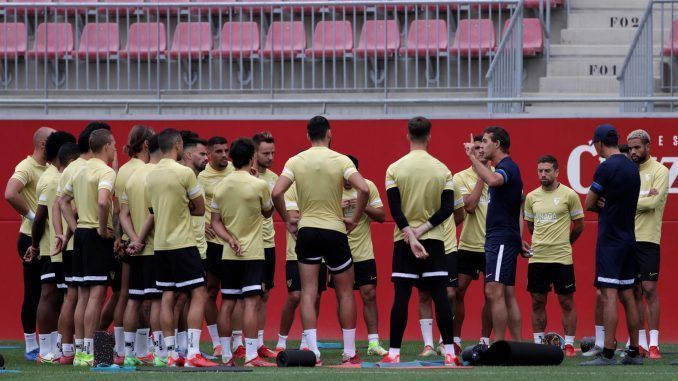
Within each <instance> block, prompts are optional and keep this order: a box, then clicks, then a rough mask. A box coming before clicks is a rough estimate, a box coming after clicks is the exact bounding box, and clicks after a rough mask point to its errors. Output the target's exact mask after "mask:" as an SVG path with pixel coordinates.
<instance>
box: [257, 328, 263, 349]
mask: <svg viewBox="0 0 678 381" xmlns="http://www.w3.org/2000/svg"><path fill="white" fill-rule="evenodd" d="M263 345H264V330H263V329H260V330H259V331H258V332H257V348H261V347H262V346H263Z"/></svg>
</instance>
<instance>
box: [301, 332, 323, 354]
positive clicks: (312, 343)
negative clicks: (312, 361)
mask: <svg viewBox="0 0 678 381" xmlns="http://www.w3.org/2000/svg"><path fill="white" fill-rule="evenodd" d="M317 334H318V330H316V329H305V330H304V335H306V344H307V345H308V349H309V350H310V351H312V352H313V353H315V357H316V358H320V350H318V339H317V336H316V335H317Z"/></svg>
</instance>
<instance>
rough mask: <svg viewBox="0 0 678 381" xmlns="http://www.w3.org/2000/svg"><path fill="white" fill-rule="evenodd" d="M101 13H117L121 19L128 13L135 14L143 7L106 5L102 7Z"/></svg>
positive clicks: (129, 0) (128, 0)
mask: <svg viewBox="0 0 678 381" xmlns="http://www.w3.org/2000/svg"><path fill="white" fill-rule="evenodd" d="M106 2H107V3H112V4H115V3H140V4H141V3H144V0H106ZM100 9H101V11H100V13H108V14H109V15H117V16H118V17H119V18H120V20H122V19H124V18H125V17H126V16H127V15H128V14H129V15H133V14H134V13H135V11H136V10H139V9H141V8H134V7H106V8H100Z"/></svg>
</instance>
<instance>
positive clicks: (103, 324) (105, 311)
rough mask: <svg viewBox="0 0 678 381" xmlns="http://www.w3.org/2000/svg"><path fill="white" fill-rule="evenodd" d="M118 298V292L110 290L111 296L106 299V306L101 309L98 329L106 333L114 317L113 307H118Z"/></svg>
mask: <svg viewBox="0 0 678 381" xmlns="http://www.w3.org/2000/svg"><path fill="white" fill-rule="evenodd" d="M119 298H120V290H111V295H110V296H109V297H108V298H107V299H106V304H104V306H103V307H102V308H101V318H100V319H99V324H100V326H99V329H100V330H102V331H107V330H108V328H109V327H110V326H111V324H112V323H113V316H114V315H115V306H117V305H118V299H119Z"/></svg>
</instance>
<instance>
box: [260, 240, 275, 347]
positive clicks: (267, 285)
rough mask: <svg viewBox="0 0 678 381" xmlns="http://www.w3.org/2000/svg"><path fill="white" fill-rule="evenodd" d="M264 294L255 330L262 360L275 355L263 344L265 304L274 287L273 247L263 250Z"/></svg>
mask: <svg viewBox="0 0 678 381" xmlns="http://www.w3.org/2000/svg"><path fill="white" fill-rule="evenodd" d="M264 257H265V259H264V262H265V270H264V281H263V286H264V293H263V295H262V297H261V298H260V299H259V308H258V309H257V311H258V314H259V316H258V319H257V321H258V324H259V326H258V328H257V339H258V343H257V345H258V351H259V356H261V357H264V358H275V357H276V353H275V352H273V351H272V350H270V349H268V347H266V345H265V343H264V328H265V327H266V304H267V303H268V297H269V294H270V293H271V290H272V289H273V287H275V282H274V280H275V247H267V248H265V249H264Z"/></svg>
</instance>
